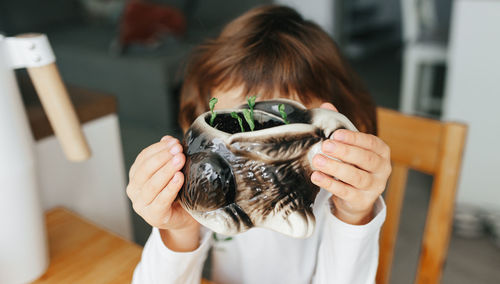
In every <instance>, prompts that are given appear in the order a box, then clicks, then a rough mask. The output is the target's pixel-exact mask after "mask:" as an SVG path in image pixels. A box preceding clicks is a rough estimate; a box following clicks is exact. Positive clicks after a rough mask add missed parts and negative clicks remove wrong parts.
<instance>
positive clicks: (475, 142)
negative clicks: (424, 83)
mask: <svg viewBox="0 0 500 284" xmlns="http://www.w3.org/2000/svg"><path fill="white" fill-rule="evenodd" d="M446 81H447V82H446V99H445V103H444V119H446V120H457V121H462V122H466V123H467V124H468V125H469V132H468V139H467V143H466V149H465V156H464V160H463V167H462V174H461V176H460V180H459V187H458V202H459V203H470V204H473V205H479V206H482V207H487V208H497V209H500V1H489V0H457V1H455V3H454V10H453V14H452V26H451V35H450V55H449V63H448V76H447V80H446Z"/></svg>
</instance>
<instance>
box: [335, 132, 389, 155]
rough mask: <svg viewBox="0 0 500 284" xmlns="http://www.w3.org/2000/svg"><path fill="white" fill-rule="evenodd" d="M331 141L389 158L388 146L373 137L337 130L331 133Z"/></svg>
mask: <svg viewBox="0 0 500 284" xmlns="http://www.w3.org/2000/svg"><path fill="white" fill-rule="evenodd" d="M333 139H335V140H337V141H341V142H343V143H346V144H350V145H355V146H358V147H361V148H364V149H367V150H370V151H373V152H375V153H377V154H379V155H380V156H382V157H384V158H387V159H388V158H389V156H390V149H389V146H387V144H385V143H384V141H382V140H381V139H380V138H378V137H377V136H375V135H371V134H366V133H362V132H354V131H351V130H347V129H339V130H337V131H335V132H334V133H333Z"/></svg>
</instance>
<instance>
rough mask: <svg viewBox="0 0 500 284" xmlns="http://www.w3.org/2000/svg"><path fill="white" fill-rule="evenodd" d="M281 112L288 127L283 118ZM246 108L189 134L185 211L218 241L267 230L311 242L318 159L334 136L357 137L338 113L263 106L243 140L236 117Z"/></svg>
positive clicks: (206, 117)
mask: <svg viewBox="0 0 500 284" xmlns="http://www.w3.org/2000/svg"><path fill="white" fill-rule="evenodd" d="M280 104H284V106H285V107H284V111H285V112H286V114H287V119H288V121H289V124H285V123H284V119H283V118H282V116H281V114H280V112H279V110H278V106H279V105H280ZM245 108H248V106H246V105H245V106H241V107H240V108H238V109H227V110H217V118H216V120H215V121H214V127H212V126H210V123H209V122H210V116H211V113H210V112H207V113H204V114H202V115H200V116H199V117H198V118H197V119H196V120H195V121H194V123H193V124H192V125H191V127H190V128H189V130H188V131H187V132H186V135H185V137H184V141H183V146H184V153H185V154H186V164H185V167H184V175H185V183H184V187H183V188H182V189H181V191H180V193H179V200H180V203H181V205H182V206H183V207H184V208H185V209H186V210H187V211H188V212H189V213H190V214H191V215H192V216H193V217H194V218H195V219H196V220H197V221H198V222H199V223H200V224H202V225H204V226H206V227H208V228H209V229H211V230H213V231H215V232H217V233H220V234H224V235H234V234H237V233H241V232H244V231H246V230H248V229H250V228H252V227H263V228H268V229H272V230H275V231H277V232H280V233H283V234H286V235H289V236H292V237H297V238H305V237H308V236H310V235H311V234H312V232H313V230H314V226H315V218H314V215H313V211H312V207H313V203H314V200H315V198H316V195H317V194H318V192H319V188H318V187H317V186H316V185H314V184H313V183H311V181H310V176H311V174H312V171H313V168H312V166H311V165H312V163H311V160H312V157H313V156H314V155H315V154H317V153H320V152H321V141H323V140H325V139H327V138H328V137H330V135H331V134H332V133H333V132H334V131H335V130H337V129H340V128H345V129H349V130H353V131H357V130H356V128H355V127H354V125H353V124H352V123H351V122H350V121H349V120H348V119H347V118H346V117H345V116H344V115H342V114H340V113H337V112H334V111H330V110H327V109H320V108H316V109H311V110H308V109H306V108H305V107H304V106H303V105H301V104H300V103H297V102H295V101H291V100H284V99H277V100H270V101H263V102H257V103H256V105H255V107H254V118H255V124H256V128H255V130H254V131H249V130H246V131H245V132H239V130H238V129H239V126H238V122H237V120H236V119H234V118H232V117H231V116H230V113H231V112H236V113H239V114H240V116H241V117H243V116H242V115H241V113H242V111H243V109H245ZM243 121H244V120H243ZM244 124H246V123H245V122H244Z"/></svg>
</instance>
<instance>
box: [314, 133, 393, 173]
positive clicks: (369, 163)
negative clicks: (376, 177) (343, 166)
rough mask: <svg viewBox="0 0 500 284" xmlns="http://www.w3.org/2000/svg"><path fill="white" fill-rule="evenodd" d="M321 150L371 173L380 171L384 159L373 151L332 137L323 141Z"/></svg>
mask: <svg viewBox="0 0 500 284" xmlns="http://www.w3.org/2000/svg"><path fill="white" fill-rule="evenodd" d="M321 150H322V151H323V153H325V154H326V155H328V156H331V157H335V158H338V159H340V160H342V161H344V162H347V163H349V164H353V165H356V166H357V167H359V168H361V169H363V170H365V171H368V172H371V173H373V172H378V171H380V170H381V169H380V168H381V165H382V163H383V161H384V159H383V158H382V157H381V156H379V155H378V154H376V153H375V152H372V151H369V150H366V149H363V148H359V147H357V146H353V145H349V144H344V143H342V142H339V141H334V140H333V139H328V140H325V141H323V143H322V145H321Z"/></svg>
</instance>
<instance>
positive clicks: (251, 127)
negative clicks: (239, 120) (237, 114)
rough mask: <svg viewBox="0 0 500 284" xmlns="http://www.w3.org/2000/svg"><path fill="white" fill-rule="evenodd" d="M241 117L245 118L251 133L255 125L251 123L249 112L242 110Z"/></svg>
mask: <svg viewBox="0 0 500 284" xmlns="http://www.w3.org/2000/svg"><path fill="white" fill-rule="evenodd" d="M243 116H244V117H245V120H246V121H247V124H248V126H250V131H253V130H254V128H255V123H254V121H253V118H252V113H251V111H250V110H248V109H244V110H243Z"/></svg>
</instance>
